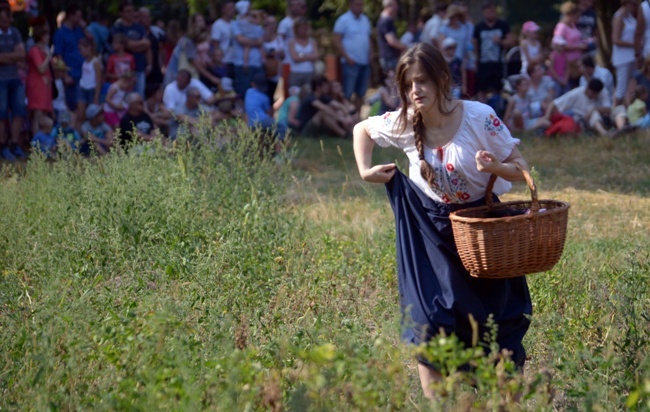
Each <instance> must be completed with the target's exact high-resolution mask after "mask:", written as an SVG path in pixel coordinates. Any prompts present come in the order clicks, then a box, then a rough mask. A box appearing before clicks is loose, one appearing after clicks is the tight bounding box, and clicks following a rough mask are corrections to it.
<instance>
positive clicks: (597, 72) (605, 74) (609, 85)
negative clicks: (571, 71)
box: [579, 65, 614, 96]
mask: <svg viewBox="0 0 650 412" xmlns="http://www.w3.org/2000/svg"><path fill="white" fill-rule="evenodd" d="M592 77H593V78H594V79H598V80H600V81H601V82H603V86H605V89H607V91H608V92H609V95H610V96H613V95H614V75H613V74H612V72H610V71H609V70H607V69H606V68H604V67H602V66H598V65H596V67H595V68H594V74H593V76H592ZM587 83H589V82H588V81H587V79H585V76H581V77H580V84H579V86H580V87H587Z"/></svg>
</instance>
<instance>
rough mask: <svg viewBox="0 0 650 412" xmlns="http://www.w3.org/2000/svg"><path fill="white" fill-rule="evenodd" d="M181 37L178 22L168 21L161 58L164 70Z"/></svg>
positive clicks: (181, 33)
mask: <svg viewBox="0 0 650 412" xmlns="http://www.w3.org/2000/svg"><path fill="white" fill-rule="evenodd" d="M181 37H183V32H182V30H181V24H180V23H179V22H178V20H175V19H172V20H170V21H169V23H167V30H166V31H165V42H164V43H163V51H164V54H165V56H164V57H163V63H164V64H163V66H164V67H165V68H166V67H167V65H168V64H169V61H170V60H171V58H172V54H173V52H174V48H175V47H176V44H177V43H178V40H180V38H181ZM165 74H167V72H165ZM163 84H164V80H163Z"/></svg>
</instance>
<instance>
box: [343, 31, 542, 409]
mask: <svg viewBox="0 0 650 412" xmlns="http://www.w3.org/2000/svg"><path fill="white" fill-rule="evenodd" d="M396 79H397V83H398V90H399V93H400V97H401V101H402V104H401V108H400V109H399V110H397V111H394V112H388V113H386V114H384V115H382V116H375V117H371V118H369V119H367V120H365V121H363V122H361V123H359V124H358V125H357V126H356V127H355V129H354V153H355V156H356V159H357V166H358V168H359V173H360V175H361V177H362V178H363V179H364V180H365V181H368V182H377V183H385V184H386V187H387V190H388V196H389V199H390V202H391V206H392V208H393V213H394V215H395V221H396V230H397V271H398V284H399V295H400V304H401V308H402V313H403V317H404V321H403V333H402V339H403V340H404V341H406V342H407V343H411V344H415V345H419V344H421V343H425V342H427V341H429V340H431V339H432V338H434V337H435V336H436V335H437V334H438V333H439V332H440V331H441V330H442V331H444V332H445V333H447V334H451V333H453V334H455V335H456V336H458V338H459V339H460V340H461V341H462V342H464V343H465V345H467V346H471V345H472V337H473V329H472V326H471V322H470V319H471V318H472V317H473V318H474V319H475V320H476V321H477V322H478V325H479V330H478V336H479V337H483V336H484V333H485V332H486V331H487V329H486V322H487V321H488V317H489V316H490V315H491V316H492V318H493V320H494V321H495V323H496V324H497V325H498V334H497V339H496V340H497V343H498V344H499V345H500V347H501V348H505V349H508V350H510V351H512V359H513V360H514V361H515V362H516V363H517V365H519V366H523V364H524V361H525V358H526V352H525V350H524V347H523V346H522V343H521V341H522V339H523V337H524V335H525V333H526V331H527V330H528V326H529V324H530V321H529V320H528V318H527V315H530V314H531V313H532V305H531V301H530V295H529V293H528V286H527V284H526V279H525V278H524V277H519V278H510V279H478V278H473V277H471V276H470V275H469V273H468V272H467V270H466V269H465V268H464V267H463V265H462V263H461V261H460V258H459V256H458V252H457V250H456V246H455V243H454V238H453V233H452V230H451V224H450V221H449V213H450V212H451V211H454V210H457V209H460V208H464V207H471V206H477V205H483V204H485V199H484V196H485V188H486V186H487V183H488V179H489V178H490V175H491V174H492V173H494V174H496V175H497V176H499V177H500V178H499V179H497V182H496V183H495V186H494V193H495V194H497V195H498V194H502V193H504V192H506V191H508V190H509V189H510V187H511V183H510V181H514V180H523V176H522V174H521V172H520V171H519V170H518V169H517V167H516V166H515V162H518V163H520V164H522V165H524V166H525V165H526V161H525V160H524V158H523V157H522V155H521V153H520V152H519V149H517V145H518V143H519V140H518V139H515V138H513V137H512V136H511V135H510V132H509V131H508V129H507V128H506V127H505V126H504V124H503V122H502V121H501V120H500V119H499V118H498V117H497V116H496V115H495V114H494V111H493V110H492V109H491V108H490V107H489V106H487V105H484V104H482V103H478V102H471V101H462V100H453V99H451V96H450V81H451V75H450V73H449V69H448V67H447V63H446V61H445V59H444V57H443V56H442V54H441V53H440V51H439V50H438V49H437V48H436V47H434V46H433V45H431V44H429V43H419V44H417V45H416V46H414V47H412V48H410V49H408V50H407V51H406V52H405V53H404V54H403V55H402V57H401V58H400V60H399V62H398V65H397V69H396ZM375 143H377V144H379V145H380V146H382V147H386V146H395V147H398V148H400V149H402V150H403V151H404V153H405V154H406V155H407V157H408V159H409V164H410V165H409V177H408V178H407V177H406V176H405V175H403V174H402V173H401V172H399V171H398V170H397V169H396V165H395V164H383V165H375V166H373V165H372V149H373V147H374V144H375ZM418 361H419V365H418V370H419V374H420V381H421V384H422V388H423V390H424V393H425V395H426V396H427V397H430V398H433V397H434V393H433V390H432V388H431V384H432V383H433V382H434V381H437V380H440V379H442V376H441V374H440V372H439V371H438V370H437V368H438V367H437V366H436V365H434V364H432V363H431V362H430V361H428V360H427V359H425V358H424V357H420V358H418Z"/></svg>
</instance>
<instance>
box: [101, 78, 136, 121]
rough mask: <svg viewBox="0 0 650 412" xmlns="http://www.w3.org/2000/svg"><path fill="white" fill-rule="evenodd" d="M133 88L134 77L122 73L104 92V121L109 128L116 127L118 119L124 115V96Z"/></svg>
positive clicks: (125, 107) (125, 106)
mask: <svg viewBox="0 0 650 412" xmlns="http://www.w3.org/2000/svg"><path fill="white" fill-rule="evenodd" d="M134 86H135V76H134V75H133V73H132V72H126V73H122V74H121V75H120V78H119V79H118V81H116V82H115V83H113V84H111V85H110V86H109V88H108V91H107V92H106V101H105V102H104V120H105V121H106V124H108V125H109V126H110V127H113V128H115V127H117V125H118V124H120V119H121V118H122V116H124V113H126V109H127V104H126V96H127V94H128V93H129V92H130V91H131V90H133V87H134Z"/></svg>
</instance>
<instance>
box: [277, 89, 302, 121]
mask: <svg viewBox="0 0 650 412" xmlns="http://www.w3.org/2000/svg"><path fill="white" fill-rule="evenodd" d="M299 111H300V87H297V86H291V87H289V97H287V98H286V99H285V100H284V101H283V102H282V106H280V109H279V110H278V116H277V122H278V124H282V125H284V127H285V128H287V129H293V130H298V129H300V120H298V113H299Z"/></svg>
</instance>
